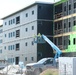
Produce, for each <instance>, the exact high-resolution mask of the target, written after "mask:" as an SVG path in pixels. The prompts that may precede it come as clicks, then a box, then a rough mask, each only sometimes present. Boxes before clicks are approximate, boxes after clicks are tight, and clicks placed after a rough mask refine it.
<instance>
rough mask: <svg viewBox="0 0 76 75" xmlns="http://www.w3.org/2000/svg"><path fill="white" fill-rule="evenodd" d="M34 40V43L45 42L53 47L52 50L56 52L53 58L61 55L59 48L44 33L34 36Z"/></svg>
mask: <svg viewBox="0 0 76 75" xmlns="http://www.w3.org/2000/svg"><path fill="white" fill-rule="evenodd" d="M34 42H35V43H45V42H47V43H48V44H49V45H50V46H51V47H52V48H53V50H55V51H56V54H55V56H54V60H55V59H56V58H59V57H60V55H61V53H62V52H61V50H60V49H59V48H58V47H57V46H56V45H55V44H54V43H53V42H52V41H51V40H49V39H48V38H47V37H46V36H45V35H43V34H42V35H41V34H38V35H37V36H36V37H35V38H34Z"/></svg>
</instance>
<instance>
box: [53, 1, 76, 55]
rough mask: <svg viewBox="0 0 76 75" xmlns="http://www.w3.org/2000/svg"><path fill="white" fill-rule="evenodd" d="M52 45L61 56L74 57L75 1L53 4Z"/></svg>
mask: <svg viewBox="0 0 76 75" xmlns="http://www.w3.org/2000/svg"><path fill="white" fill-rule="evenodd" d="M53 30H54V43H55V44H56V45H57V46H58V47H59V48H60V49H61V50H62V52H63V56H76V0H61V1H59V2H57V3H55V4H54V27H53Z"/></svg>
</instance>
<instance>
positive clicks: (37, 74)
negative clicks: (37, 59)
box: [34, 68, 42, 75]
mask: <svg viewBox="0 0 76 75" xmlns="http://www.w3.org/2000/svg"><path fill="white" fill-rule="evenodd" d="M41 72H42V69H41V68H37V69H35V71H34V75H40V73H41Z"/></svg>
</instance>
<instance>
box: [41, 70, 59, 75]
mask: <svg viewBox="0 0 76 75" xmlns="http://www.w3.org/2000/svg"><path fill="white" fill-rule="evenodd" d="M58 73H59V71H58V69H47V70H45V71H43V72H42V73H41V74H40V75H59V74H58Z"/></svg>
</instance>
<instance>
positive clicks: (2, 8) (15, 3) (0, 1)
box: [0, 0, 59, 24]
mask: <svg viewBox="0 0 76 75" xmlns="http://www.w3.org/2000/svg"><path fill="white" fill-rule="evenodd" d="M36 1H41V2H50V3H52V2H54V0H0V18H2V17H5V16H7V15H9V14H11V13H13V12H16V11H18V10H20V9H22V8H24V7H26V6H28V5H30V4H32V3H34V2H36ZM55 1H59V0H55ZM1 23H2V21H0V24H1Z"/></svg>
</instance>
